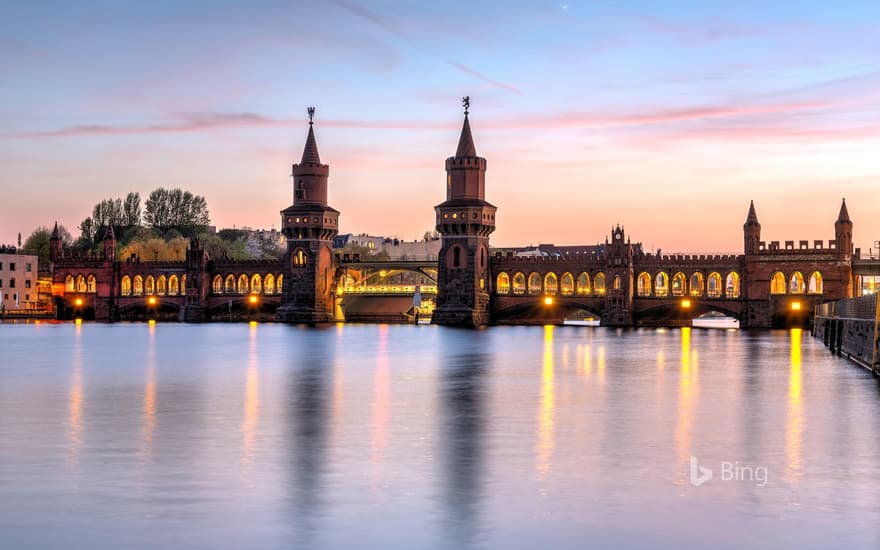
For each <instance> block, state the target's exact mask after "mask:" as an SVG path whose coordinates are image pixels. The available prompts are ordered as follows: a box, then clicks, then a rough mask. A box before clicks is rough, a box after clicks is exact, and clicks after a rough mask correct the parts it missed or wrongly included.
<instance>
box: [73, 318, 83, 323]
mask: <svg viewBox="0 0 880 550" xmlns="http://www.w3.org/2000/svg"><path fill="white" fill-rule="evenodd" d="M73 322H74V323H76V324H77V325H81V324H83V320H82V319H80V318H79V317H77V318H76V319H75V320H74V321H73Z"/></svg>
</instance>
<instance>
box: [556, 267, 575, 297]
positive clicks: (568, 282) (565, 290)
mask: <svg viewBox="0 0 880 550" xmlns="http://www.w3.org/2000/svg"><path fill="white" fill-rule="evenodd" d="M559 293H560V294H562V295H563V296H571V295H573V294H574V276H573V275H572V274H571V273H569V272H567V271H566V272H565V273H563V274H562V277H560V278H559Z"/></svg>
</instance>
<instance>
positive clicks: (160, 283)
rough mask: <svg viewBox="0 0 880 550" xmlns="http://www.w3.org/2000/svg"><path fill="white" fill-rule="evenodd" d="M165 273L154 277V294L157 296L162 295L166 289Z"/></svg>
mask: <svg viewBox="0 0 880 550" xmlns="http://www.w3.org/2000/svg"><path fill="white" fill-rule="evenodd" d="M166 282H167V281H166V279H165V275H159V276H158V277H156V294H158V295H159V296H164V295H165V293H166V290H167V285H166Z"/></svg>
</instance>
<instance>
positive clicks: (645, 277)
mask: <svg viewBox="0 0 880 550" xmlns="http://www.w3.org/2000/svg"><path fill="white" fill-rule="evenodd" d="M636 292H637V293H638V295H639V296H650V295H651V275H649V274H648V273H645V272H644V271H643V272H641V273H639V277H638V279H636Z"/></svg>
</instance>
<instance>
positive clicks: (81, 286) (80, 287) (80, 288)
mask: <svg viewBox="0 0 880 550" xmlns="http://www.w3.org/2000/svg"><path fill="white" fill-rule="evenodd" d="M76 291H77V292H86V291H88V287H87V286H86V278H85V277H83V276H82V275H77V276H76Z"/></svg>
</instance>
